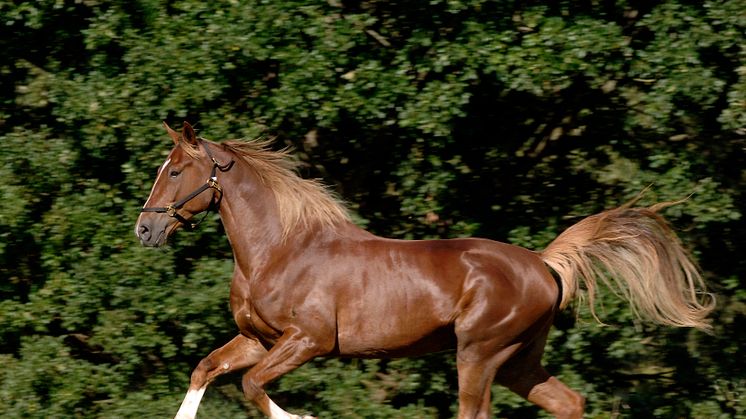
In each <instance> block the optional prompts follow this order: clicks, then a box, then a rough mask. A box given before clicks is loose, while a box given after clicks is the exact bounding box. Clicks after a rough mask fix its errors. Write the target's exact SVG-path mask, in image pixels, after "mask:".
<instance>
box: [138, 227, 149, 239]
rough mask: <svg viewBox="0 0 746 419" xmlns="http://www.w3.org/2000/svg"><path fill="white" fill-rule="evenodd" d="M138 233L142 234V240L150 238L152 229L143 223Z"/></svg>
mask: <svg viewBox="0 0 746 419" xmlns="http://www.w3.org/2000/svg"><path fill="white" fill-rule="evenodd" d="M138 233H139V234H138V236H140V240H150V229H149V228H148V226H146V225H141V226H140V230H139V231H138Z"/></svg>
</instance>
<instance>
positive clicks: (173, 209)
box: [142, 138, 235, 230]
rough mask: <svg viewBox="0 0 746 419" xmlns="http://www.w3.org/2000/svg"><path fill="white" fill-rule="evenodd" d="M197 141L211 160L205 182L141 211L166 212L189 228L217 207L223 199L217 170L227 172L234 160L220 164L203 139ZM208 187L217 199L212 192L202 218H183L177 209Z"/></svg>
mask: <svg viewBox="0 0 746 419" xmlns="http://www.w3.org/2000/svg"><path fill="white" fill-rule="evenodd" d="M199 142H200V143H201V144H202V147H203V148H204V149H205V152H206V153H207V156H208V157H209V158H210V160H212V170H211V171H210V177H209V178H208V179H207V181H206V182H205V183H203V184H202V185H201V186H200V187H199V188H197V189H195V190H194V191H192V192H191V193H190V194H189V195H187V196H185V197H184V198H182V199H180V200H178V201H176V202H174V203H173V204H169V205H166V206H165V207H143V209H142V212H157V213H162V214H166V215H168V216H169V217H172V218H176V219H177V220H178V221H179V222H180V223H182V224H183V225H184V227H185V228H186V229H187V230H191V229H193V228H195V227H197V226H198V225H200V224H201V223H202V221H203V220H204V219H205V217H207V215H208V214H209V213H210V210H211V209H213V208H218V207H219V206H220V201H221V200H222V199H223V188H222V187H221V186H220V184H219V183H218V177H217V171H218V170H220V171H221V172H227V171H228V170H230V169H231V167H233V164H234V163H235V161H234V160H231V161H230V162H228V163H226V164H220V162H218V161H217V160H216V159H215V157H213V155H212V153H211V152H210V148H209V147H208V146H207V143H206V142H205V141H202V139H201V138H200V139H199ZM208 189H214V190H215V191H216V192H217V193H218V198H217V200H216V199H214V198H215V197H214V194H213V200H212V202H210V206H209V207H207V211H205V215H204V216H202V218H201V219H200V220H199V221H198V222H196V223H192V222H190V221H189V220H188V219H186V218H184V216H182V215H181V214H179V212H178V211H179V210H180V209H181V208H182V207H183V206H184V205H186V203H187V202H189V201H191V200H192V199H194V198H196V197H197V196H199V195H200V194H201V193H202V192H204V191H206V190H208Z"/></svg>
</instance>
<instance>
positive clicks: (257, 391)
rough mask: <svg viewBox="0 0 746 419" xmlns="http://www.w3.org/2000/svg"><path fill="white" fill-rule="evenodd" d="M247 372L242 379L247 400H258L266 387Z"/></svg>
mask: <svg viewBox="0 0 746 419" xmlns="http://www.w3.org/2000/svg"><path fill="white" fill-rule="evenodd" d="M250 375H251V374H246V375H244V376H243V378H242V379H241V387H242V388H243V394H244V396H245V397H246V400H251V401H256V400H257V399H258V398H259V397H260V396H261V395H263V394H264V389H263V388H262V387H261V386H260V385H259V384H258V383H257V382H256V381H255V380H254V379H253V378H252V377H251V376H250Z"/></svg>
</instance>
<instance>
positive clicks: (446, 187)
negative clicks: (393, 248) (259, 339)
mask: <svg viewBox="0 0 746 419" xmlns="http://www.w3.org/2000/svg"><path fill="white" fill-rule="evenodd" d="M0 17H1V18H2V20H1V21H0V45H1V46H2V53H3V54H2V55H3V59H2V60H1V61H0V179H1V180H2V181H0V194H1V196H0V278H1V281H0V364H1V365H2V367H1V368H0V414H2V417H3V418H133V417H137V418H160V417H169V416H171V415H173V414H174V413H175V412H176V410H177V408H178V405H179V403H180V401H181V399H182V397H183V395H184V393H185V391H186V387H187V384H188V379H189V374H190V372H191V370H192V368H194V367H195V366H196V364H197V362H198V361H199V359H200V358H201V357H203V356H205V355H206V354H208V353H209V352H210V351H211V350H212V349H214V348H216V347H218V346H220V345H222V344H223V343H225V342H226V341H227V340H228V339H229V338H230V337H232V336H233V335H234V334H235V333H236V328H235V326H234V324H233V321H232V318H231V316H230V313H229V309H228V285H229V280H230V274H231V271H232V258H231V252H230V247H229V246H228V243H227V240H226V239H225V236H224V234H223V231H222V226H221V225H220V222H219V220H218V218H217V217H216V216H211V218H209V219H208V221H207V222H205V223H203V224H202V226H201V227H200V229H199V230H198V231H196V232H190V233H185V232H180V233H179V234H177V236H176V237H175V240H173V243H172V246H171V247H169V248H165V249H156V250H154V249H143V248H141V246H140V245H139V243H138V242H137V240H136V238H135V236H134V234H133V227H134V223H135V220H136V218H137V215H138V213H139V208H140V207H141V206H142V204H143V203H144V201H145V199H146V197H147V196H148V193H149V189H150V186H151V184H152V181H153V179H154V178H155V170H156V168H157V167H158V165H159V164H161V162H162V161H163V160H164V158H165V155H166V154H167V153H168V151H169V149H170V147H171V143H170V140H169V139H168V137H167V136H166V135H165V132H164V131H163V130H162V128H161V121H164V120H165V121H168V122H169V123H171V124H172V125H173V126H177V127H178V126H180V124H181V122H182V121H184V120H187V121H189V122H191V123H192V124H194V125H195V126H196V127H197V128H198V130H199V133H200V134H201V135H202V136H204V137H206V138H209V139H213V140H222V139H228V138H237V137H245V138H252V137H256V136H273V137H276V138H277V145H278V147H280V146H283V145H292V146H294V147H295V148H296V150H297V153H296V154H297V155H298V157H299V158H300V159H301V160H302V162H303V168H302V170H301V172H302V173H301V174H302V175H303V176H304V177H317V178H322V179H323V180H324V181H325V182H326V183H327V184H329V185H331V186H332V188H333V189H334V190H335V191H336V192H337V193H338V194H339V195H340V196H341V197H343V198H344V199H345V200H346V201H347V202H348V203H349V207H350V208H351V210H352V211H353V212H354V214H355V219H356V222H357V223H359V224H360V225H361V226H364V227H366V228H367V229H369V230H371V231H373V232H375V233H377V234H380V235H384V236H389V237H395V238H406V239H416V238H417V239H419V238H433V237H440V238H446V237H458V236H481V237H488V238H492V239H496V240H501V241H508V242H512V243H515V244H519V245H522V246H526V247H529V248H532V249H540V248H542V247H543V246H545V245H546V244H547V243H548V242H549V241H550V240H551V239H552V238H553V237H555V236H556V235H557V234H558V233H559V232H560V231H561V230H562V229H564V228H566V227H568V226H569V225H571V224H572V223H574V222H576V221H578V219H579V217H581V216H584V215H589V214H591V213H595V212H598V211H600V210H602V209H604V208H608V207H612V206H615V205H618V204H620V203H622V202H624V201H626V200H628V199H630V198H632V197H634V196H636V195H637V194H638V193H639V192H640V191H641V190H642V189H644V188H645V187H646V186H648V185H652V188H651V190H650V191H649V192H648V193H647V194H646V195H645V198H644V200H643V204H649V203H652V202H655V201H660V200H671V199H679V198H683V197H686V196H688V195H690V194H692V196H691V198H690V199H689V200H688V201H687V202H686V203H684V204H682V205H679V206H676V207H673V208H671V209H669V210H667V211H666V213H665V215H666V216H667V217H668V218H669V219H670V220H671V221H672V223H673V225H674V226H675V227H676V229H677V230H678V231H679V234H680V236H681V238H682V240H683V242H684V243H685V245H686V247H688V248H690V249H692V251H693V252H694V254H695V257H696V258H697V260H698V262H699V263H700V265H701V267H702V270H703V272H704V275H705V278H706V280H707V282H708V283H709V284H710V287H711V289H712V291H713V292H715V293H716V294H717V296H718V306H717V310H716V311H715V313H714V315H713V320H714V333H713V334H712V335H707V334H704V333H701V332H696V331H691V330H674V329H666V328H662V327H657V326H653V325H650V324H646V323H642V322H640V321H638V320H637V319H635V318H634V317H633V316H632V314H631V313H630V311H629V310H628V307H627V305H626V303H623V302H621V301H620V300H618V299H616V298H615V297H613V296H606V295H605V296H603V297H602V302H603V307H602V308H601V310H600V314H601V316H602V318H603V320H604V321H605V322H606V324H607V325H605V326H604V325H599V324H597V323H595V322H594V321H593V319H592V317H591V316H589V314H588V313H587V312H586V311H585V310H584V309H583V308H582V307H578V308H575V309H570V310H567V311H566V312H564V313H563V315H562V316H561V317H560V318H559V319H558V320H557V324H556V328H555V329H554V330H553V331H552V333H551V335H550V341H549V343H548V345H547V353H546V355H545V362H546V364H547V365H548V369H549V370H550V372H552V373H553V374H556V375H558V376H559V377H560V378H561V379H562V380H564V381H565V382H567V383H568V384H569V385H571V386H572V387H573V388H575V389H576V390H579V391H581V392H582V393H583V394H584V395H585V396H586V397H587V398H588V409H587V411H588V414H587V417H592V418H617V417H629V418H646V417H664V418H731V417H746V413H744V409H745V408H746V407H745V405H746V401H745V400H744V392H745V391H746V374H745V370H746V368H745V367H746V365H744V360H743V356H744V355H743V354H744V351H743V349H744V347H745V345H744V342H745V341H746V339H745V335H744V324H745V323H744V317H745V314H746V291H745V290H744V286H743V285H744V280H745V278H746V276H745V275H746V258H744V252H745V251H746V241H745V240H744V237H746V222H745V221H744V217H743V212H744V210H745V209H746V208H745V207H746V206H745V205H744V202H746V197H745V196H744V194H745V192H744V187H745V186H746V35H745V32H746V1H744V0H730V1H647V0H636V1H633V0H628V1H601V0H587V1H574V0H567V1H561V0H557V1H528V2H516V1H488V0H471V1H468V0H464V1H459V0H430V1H411V0H410V1H404V0H398V1H396V0H391V1H383V0H370V1H346V0H328V1H327V2H323V1H237V0H232V1H215V2H204V1H197V0H186V1H170V0H139V1H99V0H76V1H72V0H68V1H64V0H38V1H6V0H3V1H0ZM452 358H453V354H440V355H432V356H427V357H423V358H417V359H400V360H384V361H377V360H366V361H362V360H316V361H313V362H311V363H309V364H308V365H306V366H304V367H302V368H301V369H299V370H298V371H296V372H294V373H292V374H290V375H288V376H286V377H283V378H282V379H280V380H279V381H278V382H276V383H273V384H272V385H271V386H270V387H269V389H268V390H269V394H270V396H271V397H272V398H273V399H274V400H275V401H277V403H278V404H280V405H281V406H283V407H284V408H286V409H287V410H290V411H291V412H294V413H303V412H307V413H313V414H316V415H318V416H320V417H321V418H399V417H401V418H448V417H451V416H453V415H454V413H455V411H456V408H457V396H456V395H457V390H456V375H455V368H454V362H453V359H452ZM239 383H240V375H238V374H236V375H233V376H229V377H225V378H221V379H220V380H218V381H217V382H216V383H215V385H214V386H212V387H210V389H209V390H208V391H207V393H206V396H205V400H204V403H203V405H202V407H201V408H200V416H201V417H202V418H240V417H246V414H247V413H246V412H247V411H248V415H249V416H250V417H261V416H260V414H259V413H258V411H256V410H255V409H253V408H252V407H250V406H247V404H246V403H245V402H244V400H243V397H242V395H241V392H240V389H239V387H238V385H239ZM493 404H494V411H495V414H496V416H497V417H501V418H503V417H504V418H523V417H527V418H531V417H544V416H545V415H544V413H542V412H540V411H538V409H536V408H535V407H533V406H531V405H530V404H528V403H526V402H524V401H522V400H521V399H520V398H518V397H516V396H514V395H512V394H510V393H509V392H507V391H505V390H503V389H501V388H499V387H495V389H494V397H493Z"/></svg>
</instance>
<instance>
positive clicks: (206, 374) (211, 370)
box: [191, 356, 220, 387]
mask: <svg viewBox="0 0 746 419" xmlns="http://www.w3.org/2000/svg"><path fill="white" fill-rule="evenodd" d="M217 375H220V371H218V365H217V363H216V362H215V361H214V360H213V359H212V357H211V356H207V357H205V358H203V359H202V360H201V361H200V362H199V364H197V368H195V369H194V371H192V377H191V384H192V387H202V386H204V385H205V384H209V382H210V381H212V379H214V378H215V376H217Z"/></svg>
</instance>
